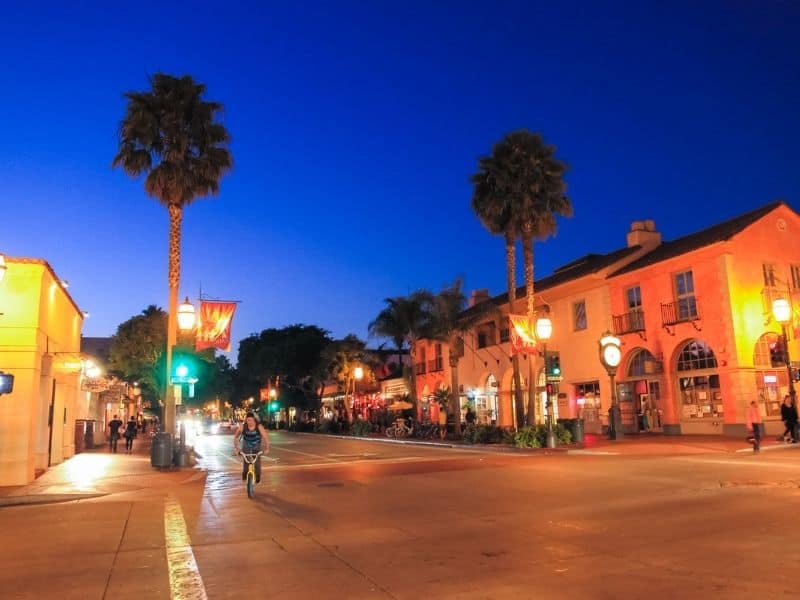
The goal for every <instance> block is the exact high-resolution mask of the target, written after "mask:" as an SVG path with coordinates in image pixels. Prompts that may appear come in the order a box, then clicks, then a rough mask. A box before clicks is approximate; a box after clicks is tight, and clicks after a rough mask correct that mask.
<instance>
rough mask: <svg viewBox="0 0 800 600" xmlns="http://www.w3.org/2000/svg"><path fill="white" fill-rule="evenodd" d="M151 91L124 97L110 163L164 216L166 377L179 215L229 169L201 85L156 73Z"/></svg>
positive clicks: (170, 403)
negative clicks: (138, 183) (139, 185)
mask: <svg viewBox="0 0 800 600" xmlns="http://www.w3.org/2000/svg"><path fill="white" fill-rule="evenodd" d="M150 85H151V89H150V90H147V91H144V92H127V93H126V94H125V98H126V99H127V101H128V104H127V107H126V110H125V116H124V117H123V119H122V122H121V123H120V127H119V148H118V151H117V155H116V156H115V157H114V161H113V162H112V166H113V167H121V168H122V169H123V170H124V171H125V172H126V173H127V174H128V175H130V176H131V177H139V176H140V175H145V181H144V189H145V192H146V193H147V195H148V196H151V197H153V198H155V199H156V200H158V201H159V202H160V203H161V204H162V205H164V206H165V207H166V208H167V211H168V212H169V271H168V278H167V279H168V282H169V310H168V316H169V318H168V323H167V352H166V363H167V364H166V367H167V374H169V372H170V369H171V362H172V347H173V346H174V345H175V338H176V317H177V310H178V285H179V282H180V269H181V222H182V219H183V209H184V207H185V206H188V205H189V204H191V203H192V202H193V201H194V200H196V199H198V198H201V197H203V196H208V195H214V194H216V193H217V192H218V191H219V182H220V179H221V178H222V176H223V174H224V173H225V172H227V171H228V170H229V169H230V168H231V166H232V158H231V153H230V151H229V150H228V148H227V146H228V143H229V141H230V136H229V135H228V131H227V130H226V129H225V127H224V126H223V125H222V124H221V123H219V122H218V121H217V116H218V115H219V113H220V112H221V111H222V105H221V104H220V103H218V102H209V101H207V100H203V99H202V96H203V95H204V93H205V91H206V87H205V86H204V85H203V84H200V83H197V82H195V81H194V80H193V79H192V78H191V77H190V76H188V75H184V76H182V77H173V76H172V75H167V74H164V73H157V74H156V75H154V76H153V77H152V78H151V79H150ZM165 409H166V410H165V418H164V425H165V427H166V428H167V429H166V430H167V431H169V432H171V431H173V429H174V419H175V405H174V399H173V397H172V394H171V393H170V386H169V385H167V394H166V406H165Z"/></svg>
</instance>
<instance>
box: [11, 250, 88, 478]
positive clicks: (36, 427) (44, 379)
mask: <svg viewBox="0 0 800 600" xmlns="http://www.w3.org/2000/svg"><path fill="white" fill-rule="evenodd" d="M6 264H7V271H6V273H5V276H4V277H3V279H2V281H0V312H1V313H2V316H0V371H4V372H6V373H10V374H12V375H14V389H13V391H12V392H11V393H10V394H8V395H3V396H1V397H0V485H22V484H25V483H28V482H30V481H32V480H33V479H34V478H35V474H36V472H37V471H43V470H45V469H47V467H48V466H50V465H52V464H58V463H60V462H62V461H63V460H65V459H66V458H69V457H70V456H72V455H73V453H74V452H75V435H74V429H75V419H76V414H77V411H78V398H79V394H80V377H81V371H82V368H83V365H82V361H81V355H80V334H81V327H82V325H83V314H82V312H81V311H80V309H79V308H78V306H77V305H76V304H75V302H74V300H73V299H72V297H71V296H70V295H69V293H68V292H67V290H66V285H65V284H64V283H63V282H62V281H61V280H60V279H59V278H58V277H57V276H56V274H55V272H54V271H53V269H52V268H51V267H50V265H49V264H48V263H47V262H45V261H44V260H40V259H27V258H6Z"/></svg>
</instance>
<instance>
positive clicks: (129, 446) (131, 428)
mask: <svg viewBox="0 0 800 600" xmlns="http://www.w3.org/2000/svg"><path fill="white" fill-rule="evenodd" d="M123 435H124V436H125V452H127V453H128V454H131V453H132V452H133V438H135V437H136V419H134V418H133V416H131V418H130V419H128V425H127V426H126V427H125V433H124V434H123Z"/></svg>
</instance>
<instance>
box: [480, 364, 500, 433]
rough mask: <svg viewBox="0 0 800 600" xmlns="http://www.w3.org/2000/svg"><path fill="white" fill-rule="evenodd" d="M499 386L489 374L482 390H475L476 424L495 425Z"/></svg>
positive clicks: (495, 378) (495, 379)
mask: <svg viewBox="0 0 800 600" xmlns="http://www.w3.org/2000/svg"><path fill="white" fill-rule="evenodd" d="M499 389H500V384H499V382H498V381H497V377H495V376H494V375H493V374H491V373H490V374H489V376H488V377H487V378H486V381H485V382H484V385H483V388H479V389H477V390H475V416H476V422H478V423H483V424H486V425H495V424H496V423H497V417H498V412H497V394H498V391H499Z"/></svg>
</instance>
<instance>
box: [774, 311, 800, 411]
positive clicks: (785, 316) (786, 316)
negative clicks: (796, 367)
mask: <svg viewBox="0 0 800 600" xmlns="http://www.w3.org/2000/svg"><path fill="white" fill-rule="evenodd" d="M772 314H773V315H774V317H775V320H776V321H778V323H780V324H781V333H782V334H783V353H784V359H785V361H786V372H787V374H788V375H789V397H790V398H791V399H792V404H793V405H794V404H795V391H794V381H792V362H791V360H789V334H788V333H787V330H786V325H787V323H789V321H791V319H792V306H791V305H790V304H789V301H788V300H787V299H786V298H776V299H775V300H773V301H772Z"/></svg>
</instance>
